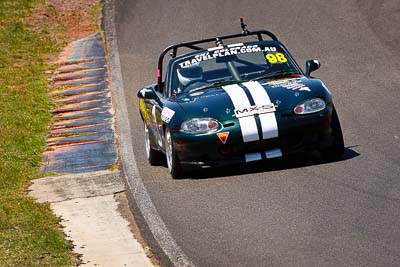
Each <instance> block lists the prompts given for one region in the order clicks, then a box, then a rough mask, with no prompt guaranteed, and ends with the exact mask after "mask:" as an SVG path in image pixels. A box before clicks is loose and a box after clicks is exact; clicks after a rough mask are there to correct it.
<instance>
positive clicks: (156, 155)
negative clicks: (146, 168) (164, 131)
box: [144, 124, 162, 166]
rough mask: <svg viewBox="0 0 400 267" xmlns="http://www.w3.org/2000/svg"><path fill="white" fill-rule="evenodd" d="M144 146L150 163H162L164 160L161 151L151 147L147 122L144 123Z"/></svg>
mask: <svg viewBox="0 0 400 267" xmlns="http://www.w3.org/2000/svg"><path fill="white" fill-rule="evenodd" d="M144 147H145V150H146V156H147V160H148V161H149V163H150V165H152V166H157V165H160V164H161V162H162V154H161V152H160V151H157V150H155V149H153V148H152V147H151V144H150V132H149V128H147V125H146V124H144Z"/></svg>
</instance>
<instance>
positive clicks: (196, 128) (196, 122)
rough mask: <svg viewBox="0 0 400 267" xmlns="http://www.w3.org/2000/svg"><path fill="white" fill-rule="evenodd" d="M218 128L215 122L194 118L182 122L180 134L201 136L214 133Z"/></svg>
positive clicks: (208, 119) (217, 123) (209, 119)
mask: <svg viewBox="0 0 400 267" xmlns="http://www.w3.org/2000/svg"><path fill="white" fill-rule="evenodd" d="M219 128H220V124H219V122H218V121H217V120H214V119H212V118H194V119H190V120H187V121H184V122H183V123H182V125H181V130H180V131H181V132H184V133H191V134H202V133H208V132H215V131H217V130H218V129H219Z"/></svg>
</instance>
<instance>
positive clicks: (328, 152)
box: [321, 107, 344, 161]
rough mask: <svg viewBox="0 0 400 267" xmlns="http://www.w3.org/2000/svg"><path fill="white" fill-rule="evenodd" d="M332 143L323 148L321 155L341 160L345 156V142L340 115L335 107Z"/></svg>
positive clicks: (331, 159) (327, 158) (324, 157)
mask: <svg viewBox="0 0 400 267" xmlns="http://www.w3.org/2000/svg"><path fill="white" fill-rule="evenodd" d="M331 127H332V138H333V142H332V145H331V146H329V147H328V148H325V149H323V150H321V156H322V158H323V159H324V160H327V161H334V160H340V159H342V158H343V154H344V142H343V133H342V127H341V126H340V122H339V117H338V115H337V113H336V109H335V107H333V110H332V122H331Z"/></svg>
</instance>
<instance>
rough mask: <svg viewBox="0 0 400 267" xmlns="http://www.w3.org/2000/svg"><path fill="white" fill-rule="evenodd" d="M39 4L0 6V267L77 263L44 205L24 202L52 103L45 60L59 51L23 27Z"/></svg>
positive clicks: (0, 1)
mask: <svg viewBox="0 0 400 267" xmlns="http://www.w3.org/2000/svg"><path fill="white" fill-rule="evenodd" d="M40 3H43V1H39V0H0V266H74V265H75V264H77V263H78V262H79V260H78V259H77V257H76V256H75V255H73V254H72V252H71V244H70V243H69V242H67V241H66V240H65V238H64V235H63V233H62V231H61V229H60V225H59V224H58V223H59V219H58V218H57V217H55V216H54V215H53V214H52V213H51V211H50V209H49V206H48V205H44V204H37V203H35V202H34V201H33V200H32V199H31V198H30V197H28V196H27V193H26V189H27V186H28V185H29V181H30V180H32V179H34V178H38V177H40V176H41V175H42V174H41V173H40V172H39V165H40V162H41V159H42V151H43V149H44V141H45V139H44V137H45V135H46V132H47V125H48V124H49V123H50V118H51V117H50V112H49V111H50V109H51V102H50V99H49V97H48V94H47V93H48V85H47V78H48V77H46V75H45V74H44V73H45V71H46V70H48V69H49V68H50V66H48V65H47V64H46V59H47V58H48V57H49V55H50V54H51V53H54V52H56V51H58V50H59V46H58V45H57V44H56V43H55V42H54V41H52V40H51V39H50V37H49V35H48V33H47V30H46V29H41V30H40V31H36V32H35V31H33V30H32V29H31V28H30V27H29V26H28V25H27V24H26V23H24V21H26V20H25V18H26V17H28V16H29V15H30V14H31V12H32V9H33V7H35V5H37V4H40Z"/></svg>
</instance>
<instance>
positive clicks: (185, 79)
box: [177, 63, 203, 86]
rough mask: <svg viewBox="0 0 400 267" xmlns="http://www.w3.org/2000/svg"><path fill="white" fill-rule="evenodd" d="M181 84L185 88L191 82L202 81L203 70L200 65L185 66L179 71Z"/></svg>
mask: <svg viewBox="0 0 400 267" xmlns="http://www.w3.org/2000/svg"><path fill="white" fill-rule="evenodd" d="M177 73H178V80H179V83H180V84H182V85H183V86H186V85H188V84H189V83H190V82H191V81H197V80H201V79H202V78H203V68H202V67H201V66H200V64H199V63H196V64H192V65H190V66H185V67H182V68H180V69H178V71H177Z"/></svg>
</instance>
